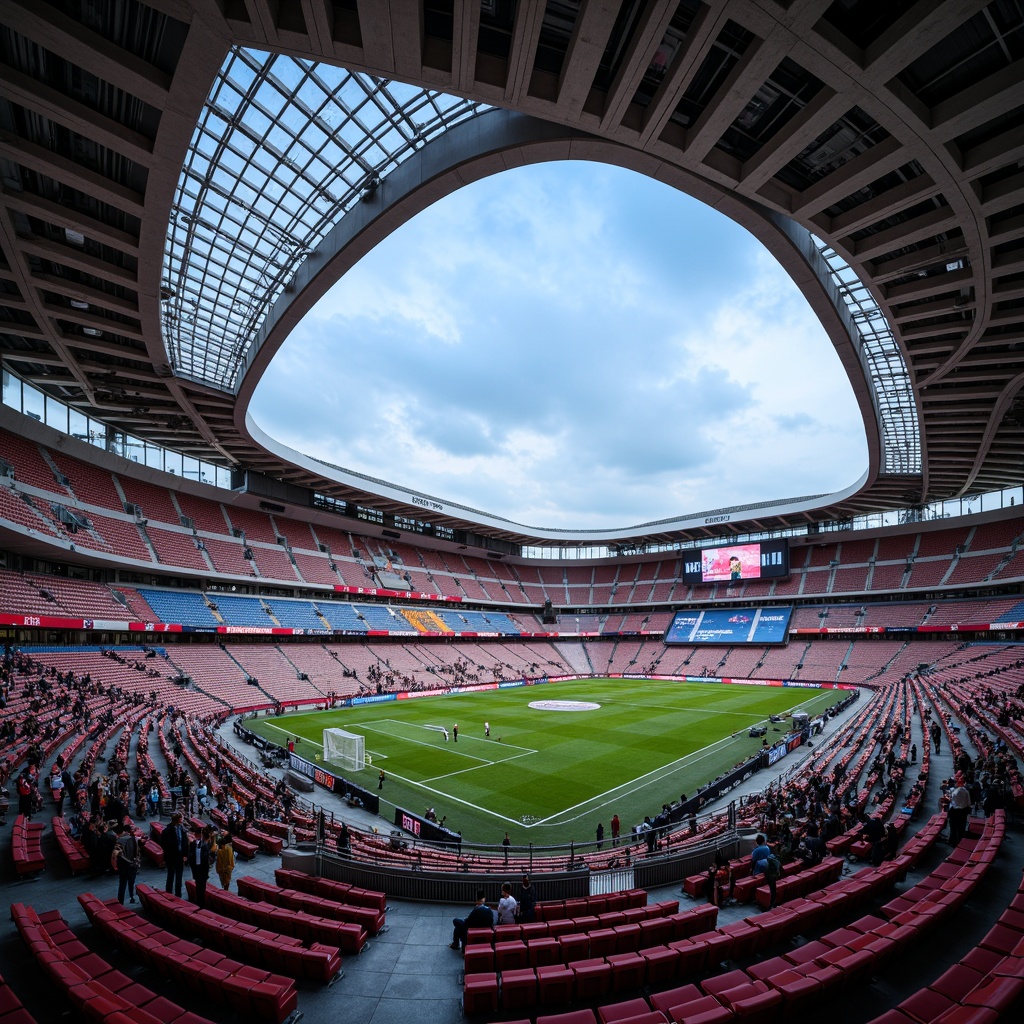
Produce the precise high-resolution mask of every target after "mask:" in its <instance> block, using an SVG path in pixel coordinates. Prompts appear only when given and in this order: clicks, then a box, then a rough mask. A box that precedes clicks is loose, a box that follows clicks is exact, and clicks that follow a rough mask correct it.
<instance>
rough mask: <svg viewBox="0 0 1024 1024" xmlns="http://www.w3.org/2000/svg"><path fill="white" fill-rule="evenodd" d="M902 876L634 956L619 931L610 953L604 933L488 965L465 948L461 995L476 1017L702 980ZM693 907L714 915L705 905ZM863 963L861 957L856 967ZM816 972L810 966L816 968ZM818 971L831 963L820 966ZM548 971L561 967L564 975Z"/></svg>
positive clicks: (893, 867) (879, 874)
mask: <svg viewBox="0 0 1024 1024" xmlns="http://www.w3.org/2000/svg"><path fill="white" fill-rule="evenodd" d="M905 870H906V867H905V865H901V864H899V863H896V862H894V861H890V862H887V863H886V864H883V865H882V866H881V867H879V868H873V869H868V870H864V871H862V872H860V873H859V874H857V875H855V876H852V877H851V878H848V879H844V880H842V881H838V882H836V883H835V884H833V885H831V886H828V887H826V888H825V889H822V890H820V891H817V892H813V893H811V894H810V895H809V896H808V897H798V898H797V899H795V900H793V901H792V902H790V903H788V904H786V905H785V906H778V907H776V908H774V909H771V910H768V911H766V912H764V913H762V914H759V915H757V916H756V917H753V918H749V919H744V920H741V921H735V922H732V923H730V924H727V925H724V926H722V927H719V928H717V929H715V930H714V931H703V932H700V933H697V934H694V935H692V936H691V937H687V938H675V939H671V940H669V941H663V943H662V944H661V945H654V946H642V945H641V946H639V947H638V948H634V949H632V950H629V949H623V948H621V947H619V946H618V944H617V943H618V941H619V939H620V936H619V934H618V930H617V929H611V930H610V932H611V935H610V936H608V937H607V938H608V939H609V940H613V939H614V941H615V942H616V946H615V949H614V951H612V952H609V951H608V947H607V945H606V944H604V945H603V944H602V943H605V939H606V937H605V936H604V935H599V937H598V941H597V942H596V943H595V942H594V941H593V939H594V933H593V932H591V933H589V934H586V935H575V934H574V935H568V936H560V937H559V938H558V939H557V940H553V939H551V938H550V937H549V938H547V939H540V940H537V939H531V940H528V941H527V942H525V943H524V942H523V941H521V940H520V941H518V942H496V943H495V944H494V948H493V961H488V960H487V956H488V954H489V953H490V952H491V950H490V948H489V947H488V946H486V945H483V946H481V947H480V948H479V949H478V948H475V947H474V946H473V945H468V946H467V948H466V974H465V979H464V989H463V999H464V1001H465V1003H466V1006H467V1010H466V1012H467V1013H469V1012H472V1011H471V1010H470V1009H469V1008H468V1007H479V1009H478V1010H476V1011H475V1012H490V1011H489V1010H488V1007H489V1006H490V1004H491V1002H492V1001H493V1002H494V1004H495V1006H497V1005H498V1003H500V1004H501V1007H502V1009H503V1010H505V1011H510V1010H511V1011H514V1010H517V1009H520V1008H524V1007H529V1006H533V1005H539V1006H542V1007H550V1006H555V1005H560V1004H561V1003H563V1002H571V1001H572V1000H583V999H600V998H603V997H604V996H605V995H607V994H608V993H616V992H626V991H630V990H632V989H634V988H639V987H641V986H643V985H648V986H651V987H656V986H658V985H666V984H667V985H678V984H679V983H680V982H684V981H687V980H689V979H696V978H700V977H702V976H703V975H704V974H705V973H707V972H708V971H713V970H715V969H716V968H717V966H718V965H719V964H721V963H722V962H723V961H726V960H742V959H745V958H748V957H753V956H755V955H757V954H758V953H761V952H762V951H764V950H766V949H768V948H769V947H771V946H774V945H776V944H777V943H780V942H782V941H784V940H786V939H790V938H792V937H793V936H795V935H797V934H800V933H803V932H807V931H812V930H814V929H816V928H818V927H820V926H821V925H824V924H827V922H828V920H829V919H835V917H836V916H838V915H840V914H842V915H847V914H848V913H849V912H850V911H851V910H854V909H856V908H857V907H858V906H860V905H862V904H863V903H865V902H866V901H867V900H868V899H871V898H874V897H875V896H877V895H879V894H880V893H881V892H882V891H883V890H884V889H885V888H886V887H887V886H890V885H892V884H893V883H894V882H895V881H896V879H897V877H899V876H900V875H901V873H902V872H904V871H905ZM698 909H701V910H706V911H711V912H713V913H717V911H716V908H714V907H711V906H705V907H702V908H698ZM682 916H683V915H677V917H682ZM669 920H671V919H669ZM881 923H882V924H884V923H885V922H884V921H882V922H881ZM599 931H600V930H599ZM552 943H557V945H558V949H557V952H556V951H555V950H554V949H549V948H547V946H550V945H551V944H552ZM837 944H840V943H838V942H833V943H832V944H831V945H830V944H828V943H826V944H825V945H824V947H823V950H822V953H823V954H824V953H826V952H827V951H828V950H830V949H831V948H832V946H834V945H837ZM883 945H884V943H883ZM524 950H525V953H524ZM857 952H859V949H851V950H844V951H841V953H837V954H834V955H835V956H836V957H837V958H839V959H844V958H845V957H846V956H847V954H849V955H850V956H852V955H853V954H855V953H857ZM556 957H557V959H556ZM864 959H865V958H859V960H858V961H857V962H858V963H859V962H860V961H863V960H864ZM853 965H854V961H852V960H851V961H850V962H849V963H847V964H846V968H847V969H848V970H849V969H852V967H853ZM818 966H819V965H815V968H814V969H817V968H818ZM824 966H830V964H829V963H827V962H826V964H825V965H824ZM553 968H564V969H565V970H567V971H568V972H569V973H564V971H559V970H554V969H553ZM793 969H795V968H794V965H792V964H789V963H787V964H786V965H785V970H786V971H790V970H793ZM836 970H837V971H838V970H839V968H836ZM740 973H741V974H742V973H743V972H740ZM841 976H843V977H845V975H841V974H840V973H833V974H830V975H829V977H830V979H831V980H832V981H835V980H836V979H838V978H839V977H841ZM744 979H745V982H744V983H746V982H749V981H751V980H754V981H758V982H759V981H760V979H757V978H755V979H751V978H749V977H747V976H746V975H744ZM786 980H788V981H791V980H792V979H789V978H787V979H786ZM819 980H820V979H815V981H819ZM805 987H806V986H805ZM811 987H814V986H811ZM690 988H691V989H692V988H693V986H690ZM687 991H690V989H687ZM691 994H692V992H691ZM707 995H709V993H707V992H698V996H699V998H701V999H703V998H705V997H706V996H707ZM716 1005H718V1006H719V1010H716V1012H720V1003H718V1004H716Z"/></svg>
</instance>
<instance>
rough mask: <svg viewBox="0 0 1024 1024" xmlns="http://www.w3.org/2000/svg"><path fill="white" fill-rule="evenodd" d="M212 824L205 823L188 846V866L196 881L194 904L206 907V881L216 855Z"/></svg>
mask: <svg viewBox="0 0 1024 1024" xmlns="http://www.w3.org/2000/svg"><path fill="white" fill-rule="evenodd" d="M216 852H217V847H216V845H215V844H214V841H213V826H212V825H207V826H206V828H204V829H203V831H202V833H201V834H200V835H199V837H198V838H197V839H193V840H192V842H191V843H190V844H189V847H188V866H189V870H190V871H191V872H192V878H193V880H194V881H195V883H196V906H197V907H200V908H205V907H206V883H207V881H208V879H209V877H210V862H211V861H212V860H213V858H214V857H215V856H216Z"/></svg>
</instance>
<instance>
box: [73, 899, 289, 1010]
mask: <svg viewBox="0 0 1024 1024" xmlns="http://www.w3.org/2000/svg"><path fill="white" fill-rule="evenodd" d="M78 902H79V903H81V905H82V907H83V909H84V910H85V912H86V915H87V916H88V918H89V920H90V921H91V922H92V924H93V926H94V927H95V928H96V929H97V930H98V931H100V932H101V933H102V934H104V935H105V936H106V937H107V938H108V939H110V940H111V941H113V942H116V943H117V944H118V945H120V946H121V947H122V948H123V949H124V950H125V951H126V952H127V953H128V954H129V955H130V956H133V957H135V958H136V959H138V960H140V961H142V962H143V963H145V964H148V965H149V966H150V967H153V968H154V969H155V970H157V971H159V972H160V973H161V974H166V975H168V976H169V977H171V978H172V979H173V980H174V981H177V982H179V983H181V984H182V985H185V986H187V987H188V988H191V989H193V990H195V991H197V992H199V993H201V994H202V995H204V996H206V997H207V998H209V999H211V1000H213V1001H214V1002H216V1003H221V1004H224V1005H228V1006H231V1007H232V1008H233V1009H235V1010H237V1011H238V1012H240V1013H242V1014H249V1015H251V1016H252V1017H254V1018H256V1019H258V1020H269V1021H274V1022H275V1024H282V1022H283V1021H284V1020H285V1018H286V1017H288V1016H289V1014H291V1013H292V1011H293V1010H294V1009H295V1007H296V1004H297V1003H298V993H297V992H296V989H295V982H294V980H293V979H291V978H286V977H284V976H283V975H280V974H273V973H271V972H270V971H267V970H264V969H263V968H260V967H252V966H249V965H248V964H243V963H240V962H239V961H237V960H233V959H231V958H230V957H226V956H224V955H223V954H222V953H217V952H215V951H214V950H212V949H204V948H203V947H202V946H199V945H197V944H196V943H194V942H188V941H186V940H185V939H179V938H178V937H177V936H176V935H174V934H172V933H171V932H167V931H164V929H162V928H159V927H158V926H157V925H155V924H151V923H150V922H148V921H145V920H143V918H141V917H140V916H139V915H138V914H136V913H135V912H134V911H133V910H131V909H130V908H129V907H123V906H121V904H120V903H118V902H117V900H115V899H111V900H106V901H103V900H100V899H98V898H97V897H96V896H93V895H92V894H91V893H86V894H83V895H81V896H79V897H78Z"/></svg>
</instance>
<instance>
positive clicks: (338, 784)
mask: <svg viewBox="0 0 1024 1024" xmlns="http://www.w3.org/2000/svg"><path fill="white" fill-rule="evenodd" d="M288 767H289V768H291V770H292V771H294V772H298V773H299V774H300V775H305V776H306V777H307V778H309V779H312V780H313V781H314V782H315V783H316V784H317V785H318V786H322V787H323V788H324V789H327V790H330V792H332V793H337V794H338V795H339V796H348V797H351V798H353V799H355V800H358V801H359V802H360V803H361V804H362V805H363V807H364V808H365V809H366V810H368V811H370V812H371V813H372V814H377V813H378V811H379V810H380V798H379V797H378V796H377V794H376V793H373V792H371V791H370V790H368V789H363V787H362V786H357V785H356V784H355V783H354V782H350V781H349V780H348V779H346V778H344V776H341V775H338V774H336V773H335V772H332V771H331V770H330V769H328V768H324V767H323V766H322V765H319V764H314V763H313V762H312V761H307V760H306V759H305V758H304V757H299V755H298V754H296V753H294V752H292V753H290V754H289V755H288Z"/></svg>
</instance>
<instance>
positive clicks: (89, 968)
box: [0, 903, 210, 1024]
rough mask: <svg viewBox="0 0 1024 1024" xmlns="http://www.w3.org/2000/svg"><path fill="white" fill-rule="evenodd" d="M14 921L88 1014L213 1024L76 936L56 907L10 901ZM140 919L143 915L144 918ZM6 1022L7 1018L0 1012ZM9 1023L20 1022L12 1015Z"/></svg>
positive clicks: (133, 1022) (147, 1023)
mask: <svg viewBox="0 0 1024 1024" xmlns="http://www.w3.org/2000/svg"><path fill="white" fill-rule="evenodd" d="M11 920H12V921H14V923H15V925H16V926H17V928H18V931H19V932H20V933H21V937H22V939H23V940H24V942H25V944H26V945H27V946H28V948H29V950H30V951H31V952H32V954H33V956H34V957H35V958H36V961H37V962H38V963H39V965H40V966H41V967H42V968H43V969H44V970H45V971H46V973H47V975H48V977H49V978H50V980H51V981H52V982H53V983H54V984H55V985H56V986H57V987H58V988H59V989H60V990H61V991H62V992H64V994H65V995H66V996H67V997H68V999H69V1000H70V1001H71V1002H72V1003H73V1004H74V1006H75V1008H76V1009H77V1010H78V1011H79V1013H80V1014H81V1015H82V1016H83V1017H84V1018H86V1019H88V1020H92V1021H96V1022H103V1024H210V1022H209V1020H208V1019H207V1018H205V1017H200V1016H198V1015H197V1014H195V1013H191V1012H189V1011H186V1010H184V1009H182V1007H180V1006H178V1004H177V1003H173V1002H171V1000H169V999H165V998H164V997H163V996H157V995H156V994H155V993H154V992H152V991H151V990H150V989H148V988H146V987H145V986H144V985H140V984H138V983H137V982H134V981H132V979H131V978H129V977H127V976H126V975H124V974H122V973H121V972H120V971H115V970H114V969H113V968H112V967H111V966H110V964H108V963H107V962H106V961H105V960H104V959H103V958H102V957H100V956H97V955H96V954H95V953H91V952H90V951H89V950H88V948H87V947H86V946H85V945H83V944H82V943H81V942H79V941H78V939H77V938H76V937H75V934H74V932H72V931H71V929H70V928H69V927H68V925H67V923H66V922H65V921H64V919H63V918H62V917H61V916H60V912H59V911H57V910H51V911H49V912H48V913H45V914H42V915H39V914H37V913H36V912H35V910H34V909H33V908H32V907H27V906H25V905H24V904H23V903H14V904H12V905H11ZM140 920H141V919H140ZM0 1020H2V1021H3V1022H4V1024H8V1017H6V1016H4V1017H0ZM9 1024H22V1019H21V1018H18V1017H12V1018H11V1019H10V1022H9Z"/></svg>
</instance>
